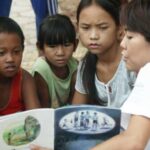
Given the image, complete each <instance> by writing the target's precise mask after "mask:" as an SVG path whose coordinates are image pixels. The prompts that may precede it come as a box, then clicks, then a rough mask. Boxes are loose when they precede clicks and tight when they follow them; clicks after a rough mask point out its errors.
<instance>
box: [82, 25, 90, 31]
mask: <svg viewBox="0 0 150 150" xmlns="http://www.w3.org/2000/svg"><path fill="white" fill-rule="evenodd" d="M81 28H82V29H83V30H88V29H89V27H88V26H81Z"/></svg>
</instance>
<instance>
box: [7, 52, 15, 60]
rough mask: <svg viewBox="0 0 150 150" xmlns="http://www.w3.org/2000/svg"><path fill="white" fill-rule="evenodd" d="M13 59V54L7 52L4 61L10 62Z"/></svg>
mask: <svg viewBox="0 0 150 150" xmlns="http://www.w3.org/2000/svg"><path fill="white" fill-rule="evenodd" d="M13 60H14V58H13V55H12V54H11V53H8V54H7V56H6V61H7V62H12V61H13Z"/></svg>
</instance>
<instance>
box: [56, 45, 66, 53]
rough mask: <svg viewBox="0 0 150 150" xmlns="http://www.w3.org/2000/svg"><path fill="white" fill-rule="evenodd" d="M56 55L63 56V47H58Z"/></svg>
mask: <svg viewBox="0 0 150 150" xmlns="http://www.w3.org/2000/svg"><path fill="white" fill-rule="evenodd" d="M57 55H64V48H63V46H58V49H57Z"/></svg>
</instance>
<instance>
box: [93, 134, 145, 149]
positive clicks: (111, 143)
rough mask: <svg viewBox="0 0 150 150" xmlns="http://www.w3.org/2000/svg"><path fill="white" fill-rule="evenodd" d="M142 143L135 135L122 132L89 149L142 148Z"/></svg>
mask: <svg viewBox="0 0 150 150" xmlns="http://www.w3.org/2000/svg"><path fill="white" fill-rule="evenodd" d="M144 146H145V145H144V144H141V143H139V142H137V139H136V137H134V136H131V135H127V133H126V132H123V133H121V134H119V135H117V136H115V137H113V138H111V139H110V140H107V141H106V142H103V143H102V144H99V145H97V146H96V147H94V148H92V149H91V150H110V149H111V150H144Z"/></svg>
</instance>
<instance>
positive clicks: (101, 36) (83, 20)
mask: <svg viewBox="0 0 150 150" xmlns="http://www.w3.org/2000/svg"><path fill="white" fill-rule="evenodd" d="M78 31H79V38H80V40H81V42H82V44H83V45H84V46H85V47H86V48H87V49H88V50H89V51H91V53H93V54H100V55H101V54H103V53H105V54H106V53H107V52H110V51H111V50H112V49H113V48H114V46H115V45H116V43H118V38H119V37H118V36H119V32H120V31H119V27H118V26H116V24H115V21H114V20H113V18H112V17H111V16H110V14H109V13H108V12H106V11H105V10H104V9H102V8H101V7H100V6H96V5H95V4H93V5H91V6H89V7H86V8H84V9H83V10H82V11H81V12H80V16H79V22H78Z"/></svg>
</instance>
